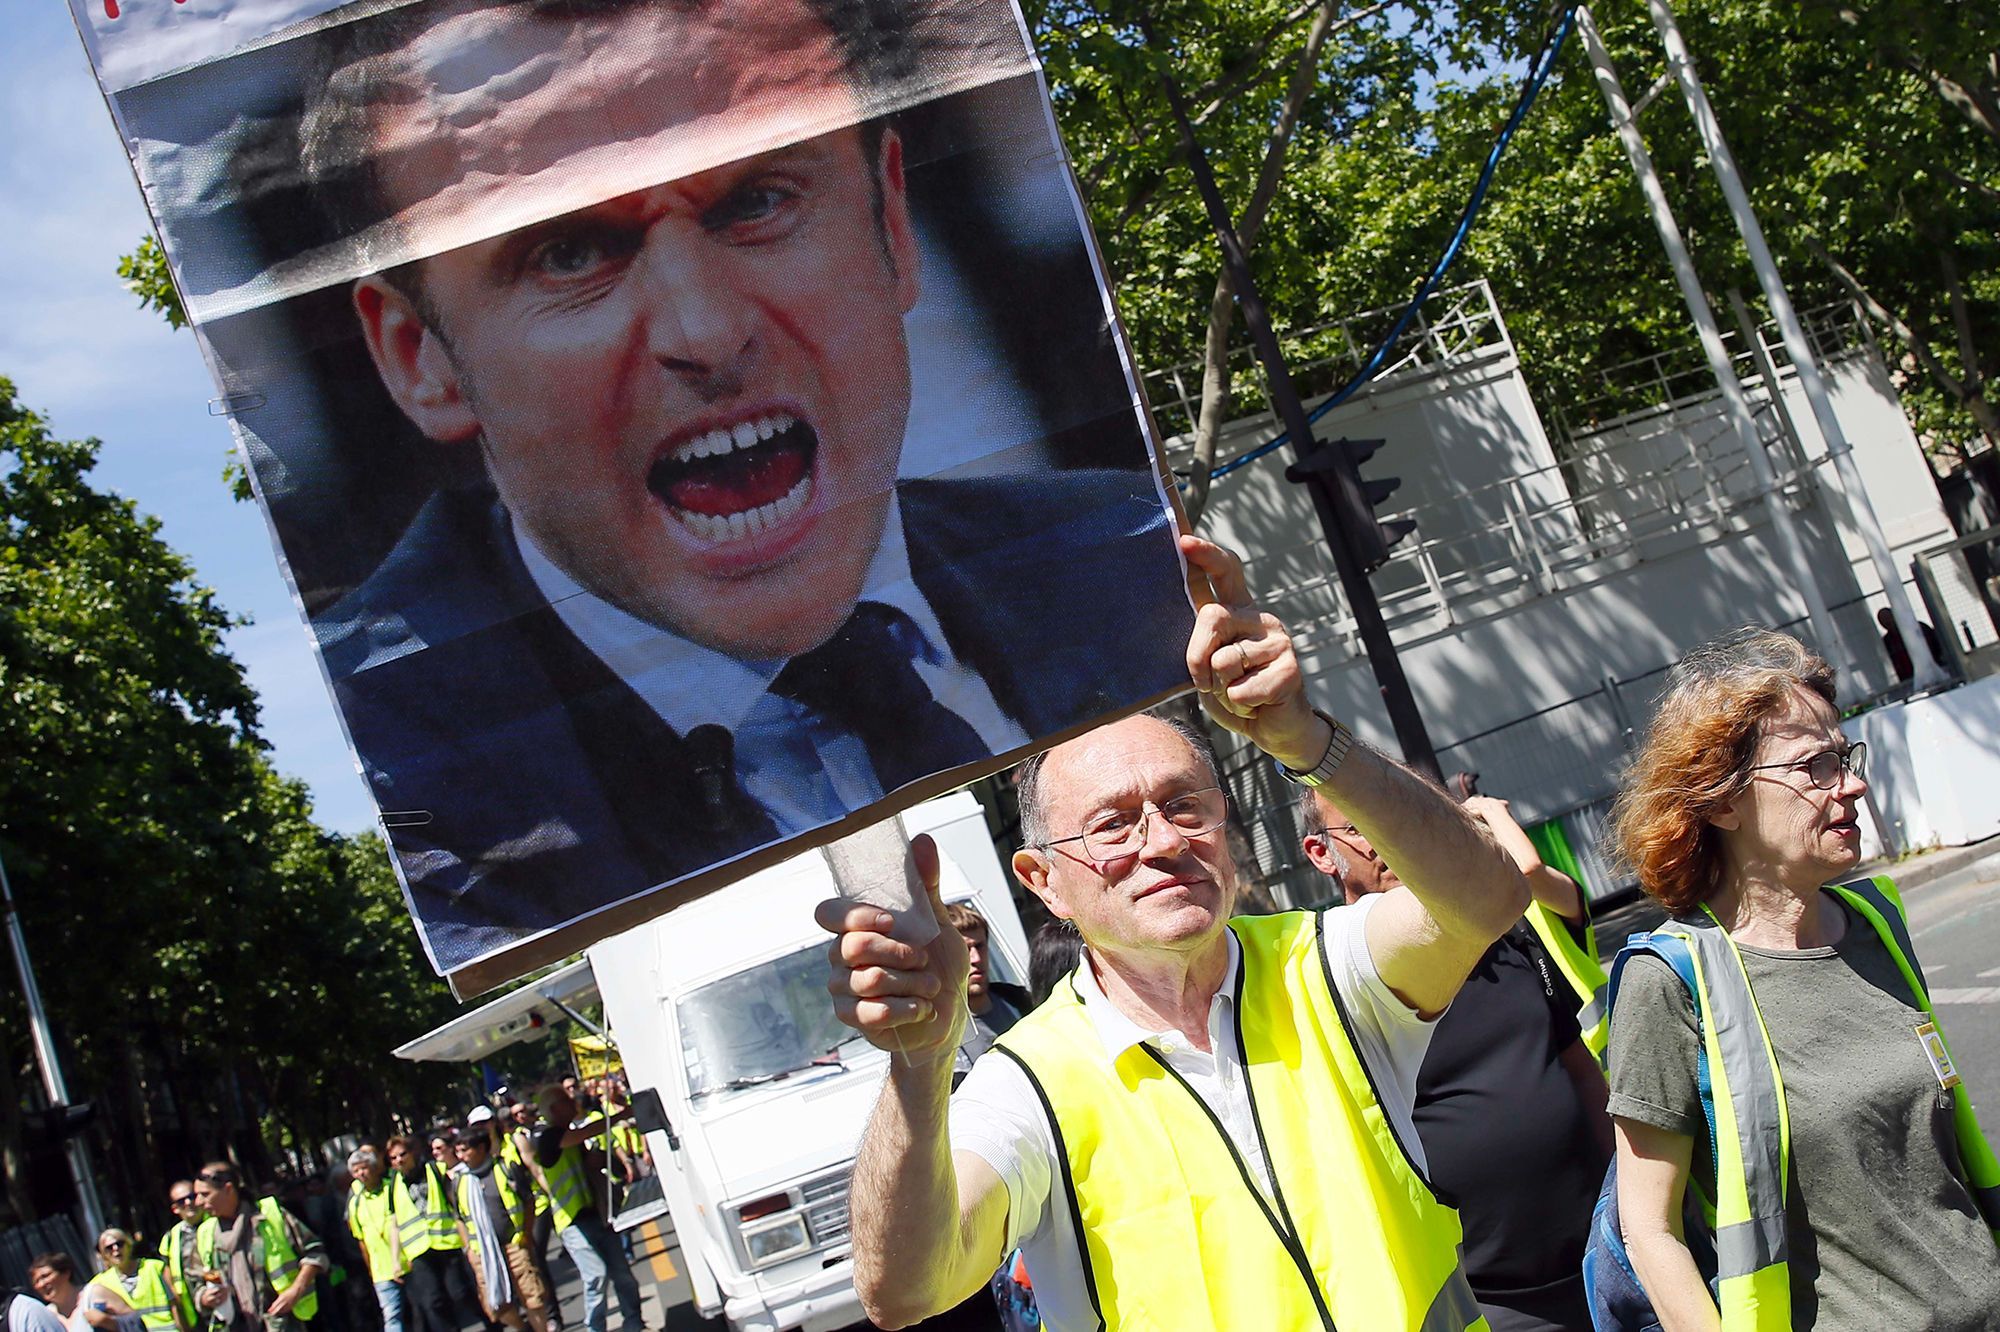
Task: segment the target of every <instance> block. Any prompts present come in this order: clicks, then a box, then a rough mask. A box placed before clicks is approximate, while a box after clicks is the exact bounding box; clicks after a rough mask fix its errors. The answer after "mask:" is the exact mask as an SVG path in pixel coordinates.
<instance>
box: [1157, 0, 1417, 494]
mask: <svg viewBox="0 0 2000 1332" xmlns="http://www.w3.org/2000/svg"><path fill="white" fill-rule="evenodd" d="M1336 7H1337V0H1327V3H1326V4H1324V5H1322V6H1321V7H1320V10H1319V13H1318V14H1317V15H1316V16H1315V17H1314V19H1313V24H1312V28H1311V29H1310V30H1309V31H1308V32H1307V33H1306V40H1305V45H1304V46H1302V47H1300V48H1299V58H1298V62H1297V63H1296V64H1295V65H1294V66H1293V67H1292V77H1291V82H1290V83H1289V85H1287V87H1286V89H1285V104H1284V107H1283V108H1282V109H1281V110H1280V111H1279V113H1278V121H1277V123H1276V124H1275V125H1273V126H1272V127H1271V138H1270V142H1269V145H1268V146H1267V147H1266V148H1265V150H1264V161H1263V164H1262V165H1261V166H1260V167H1259V168H1258V171H1257V184H1256V186H1255V188H1253V189H1252V190H1251V192H1250V202H1249V203H1248V205H1246V206H1245V207H1244V209H1243V216H1242V218H1241V220H1240V221H1238V222H1237V224H1236V239H1237V240H1238V241H1240V242H1241V243H1242V245H1243V253H1244V254H1245V255H1246V256H1247V255H1249V253H1250V251H1251V249H1252V248H1253V247H1254V246H1255V245H1256V244H1257V234H1258V233H1259V232H1260V231H1262V230H1263V228H1264V217H1265V215H1266V214H1267V213H1269V212H1270V209H1271V201H1272V200H1273V199H1275V198H1276V197H1277V194H1278V185H1279V183H1280V182H1281V181H1283V180H1284V177H1285V150H1286V149H1287V148H1289V147H1290V146H1291V143H1292V136H1293V135H1294V134H1295V133H1297V132H1298V128H1299V113H1300V112H1301V111H1302V110H1304V108H1305V104H1306V99H1307V98H1308V97H1310V96H1311V95H1312V91H1313V89H1314V88H1315V87H1317V86H1318V83H1319V55H1320V52H1321V51H1322V50H1324V49H1325V47H1326V42H1327V38H1329V37H1331V36H1332V35H1333V34H1334V33H1335V32H1337V31H1338V30H1339V29H1341V28H1344V27H1347V26H1349V25H1350V24H1354V23H1359V22H1361V20H1362V19H1364V18H1367V17H1368V16H1369V15H1370V14H1374V13H1377V12H1379V11H1380V10H1381V9H1382V6H1380V5H1374V6H1370V7H1369V8H1368V9H1366V10H1363V11H1361V12H1359V13H1356V14H1353V15H1350V16H1349V17H1348V18H1346V19H1345V20H1343V21H1341V22H1338V23H1336V22H1335V21H1334V11H1335V9H1336ZM1235 308H1236V302H1235V292H1234V291H1233V290H1232V289H1231V285H1230V281H1229V271H1228V269H1226V268H1225V269H1224V270H1223V271H1221V272H1220V273H1218V274H1216V278H1215V295H1214V297H1213V298H1212V299H1211V300H1210V301H1209V306H1208V338H1207V341H1206V342H1205V343H1204V345H1203V348H1202V367H1201V413H1200V415H1199V417H1198V418H1197V420H1196V424H1195V432H1194V458H1193V461H1192V463H1191V464H1190V470H1189V475H1188V493H1187V495H1186V496H1185V501H1186V506H1187V515H1188V525H1189V526H1190V527H1199V526H1201V516H1202V511H1203V510H1204V509H1205V508H1207V506H1208V487H1209V482H1210V479H1211V478H1212V477H1213V475H1214V472H1215V450H1216V446H1217V444H1218V443H1220V441H1221V439H1222V428H1223V427H1224V426H1225V425H1227V424H1228V421H1227V420H1226V419H1225V418H1226V417H1227V415H1228V411H1229V379H1230V374H1229V328H1230V324H1231V322H1232V316H1233V315H1234V312H1235Z"/></svg>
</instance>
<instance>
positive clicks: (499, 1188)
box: [454, 1105, 549, 1332]
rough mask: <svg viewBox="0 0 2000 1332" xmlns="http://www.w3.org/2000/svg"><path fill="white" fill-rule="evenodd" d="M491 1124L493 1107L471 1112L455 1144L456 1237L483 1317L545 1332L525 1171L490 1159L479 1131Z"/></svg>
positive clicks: (545, 1299)
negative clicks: (530, 1240)
mask: <svg viewBox="0 0 2000 1332" xmlns="http://www.w3.org/2000/svg"><path fill="white" fill-rule="evenodd" d="M492 1121H493V1111H492V1108H491V1107H489V1106H484V1105H482V1106H478V1107H475V1108H474V1110H473V1111H472V1113H471V1114H470V1115H468V1116H467V1117H466V1121H465V1123H466V1128H467V1130H468V1131H467V1132H466V1133H465V1134H464V1135H463V1136H462V1137H460V1138H459V1140H458V1146H457V1154H458V1164H459V1167H460V1169H459V1172H458V1174H457V1175H456V1176H455V1184H454V1187H455V1189H456V1194H455V1198H454V1202H455V1205H456V1210H457V1212H458V1234H459V1238H460V1240H461V1241H463V1243H464V1245H465V1258H466V1263H467V1265H468V1266H469V1267H470V1268H471V1270H472V1275H473V1279H474V1281H475V1282H476V1283H477V1284H478V1287H479V1302H480V1303H481V1304H482V1305H484V1306H485V1308H486V1312H487V1315H488V1316H489V1317H491V1318H494V1319H496V1320H498V1321H499V1322H501V1323H503V1324H505V1325H506V1326H508V1327H510V1328H516V1329H518V1328H521V1327H523V1326H524V1325H525V1326H526V1327H528V1328H530V1329H532V1330H533V1332H546V1329H547V1327H548V1308H549V1293H548V1288H547V1286H546V1285H544V1284H543V1282H542V1278H541V1273H540V1272H538V1271H537V1270H536V1268H535V1264H534V1261H533V1260H532V1259H531V1258H529V1256H528V1246H527V1243H526V1237H527V1236H529V1235H532V1234H533V1233H534V1228H535V1191H534V1186H533V1183H532V1181H531V1180H530V1178H529V1175H528V1172H527V1170H526V1169H525V1168H523V1167H522V1166H520V1165H511V1164H509V1163H507V1162H505V1161H502V1160H500V1159H499V1158H498V1157H497V1156H495V1155H494V1154H493V1150H492V1140H491V1139H490V1138H489V1137H487V1136H486V1134H485V1133H484V1132H483V1129H484V1127H485V1125H487V1124H489V1123H491V1122H492Z"/></svg>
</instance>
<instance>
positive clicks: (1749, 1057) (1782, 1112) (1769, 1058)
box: [1631, 877, 2000, 1332]
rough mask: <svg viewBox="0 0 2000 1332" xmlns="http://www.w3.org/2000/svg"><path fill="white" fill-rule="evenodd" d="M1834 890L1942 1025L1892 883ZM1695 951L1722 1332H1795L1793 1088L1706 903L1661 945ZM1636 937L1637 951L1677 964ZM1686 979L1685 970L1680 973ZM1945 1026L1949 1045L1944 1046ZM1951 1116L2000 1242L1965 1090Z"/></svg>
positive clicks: (1976, 1194) (1992, 1190)
mask: <svg viewBox="0 0 2000 1332" xmlns="http://www.w3.org/2000/svg"><path fill="white" fill-rule="evenodd" d="M1827 891H1828V892H1830V893H1833V894H1834V895H1835V896H1837V897H1839V898H1840V899H1841V900H1842V901H1843V902H1845V903H1846V904H1847V905H1848V906H1849V907H1850V908H1852V909H1853V911H1854V914H1855V915H1857V916H1859V917H1860V918H1861V919H1862V920H1864V921H1866V922H1867V923H1868V924H1869V925H1870V926H1872V927H1873V928H1874V930H1875V932H1876V933H1877V934H1879V935H1880V936H1881V937H1882V942H1883V944H1884V945H1885V946H1886V947H1887V948H1888V950H1889V956H1890V957H1892V958H1894V959H1895V962H1896V969H1897V970H1898V971H1900V972H1902V973H1903V979H1904V980H1905V981H1907V982H1908V983H1909V986H1910V993H1911V995H1912V996H1913V997H1914V998H1915V999H1916V1001H1917V1006H1918V1007H1919V1008H1921V1009H1923V1010H1924V1011H1925V1012H1926V1013H1928V1014H1929V1015H1930V1019H1931V1022H1932V1023H1933V1024H1936V1023H1937V1010H1936V1009H1934V1008H1932V1007H1931V1001H1930V994H1929V991H1928V989H1927V988H1926V986H1925V984H1924V978H1923V972H1922V970H1921V969H1920V968H1919V966H1918V965H1917V955H1916V952H1915V950H1913V949H1912V948H1911V947H1910V931H1909V921H1908V918H1907V917H1906V915H1905V914H1904V911H1903V900H1902V898H1901V897H1899V896H1898V895H1897V893H1896V885H1895V883H1894V882H1893V881H1892V880H1890V879H1888V878H1884V877H1877V878H1875V879H1872V880H1869V879H1861V880H1857V881H1855V882H1853V883H1850V884H1846V885H1842V886H1833V885H1829V886H1828V888H1827ZM1663 935H1664V936H1666V938H1667V939H1669V940H1679V941H1680V942H1681V943H1682V944H1683V945H1685V949H1686V953H1687V955H1688V956H1689V957H1690V958H1691V961H1692V964H1693V980H1694V984H1693V992H1694V1003H1695V1008H1696V1015H1697V1016H1698V1017H1699V1018H1700V1020H1701V1040H1702V1068H1701V1073H1702V1078H1703V1081H1704V1082H1705V1083H1706V1084H1707V1085H1706V1086H1705V1087H1704V1095H1705V1096H1706V1097H1708V1098H1709V1100H1710V1103H1711V1106H1712V1113H1711V1114H1710V1117H1709V1124H1710V1126H1711V1130H1712V1132H1713V1134H1714V1144H1713V1151H1712V1153H1711V1158H1710V1159H1711V1160H1713V1161H1714V1163H1715V1190H1714V1194H1713V1196H1712V1197H1711V1196H1708V1193H1707V1190H1706V1188H1705V1186H1703V1185H1702V1184H1701V1183H1700V1182H1696V1187H1695V1193H1696V1196H1697V1197H1698V1198H1699V1199H1700V1201H1701V1205H1702V1211H1703V1213H1704V1214H1705V1215H1706V1217H1707V1218H1708V1221H1709V1224H1710V1225H1711V1227H1713V1229H1714V1233H1715V1254H1716V1267H1717V1273H1716V1281H1715V1297H1716V1305H1717V1307H1718V1308H1719V1309H1720V1310H1721V1313H1722V1326H1723V1329H1724V1332H1791V1326H1792V1284H1791V1266H1790V1247H1791V1245H1790V1236H1789V1234H1788V1232H1787V1227H1786V1214H1785V1195H1786V1189H1787V1186H1788V1181H1789V1176H1790V1173H1791V1172H1790V1163H1791V1155H1792V1129H1791V1118H1790V1116H1789V1115H1788V1114H1787V1112H1786V1109H1785V1084H1784V1079H1783V1078H1782V1077H1781V1076H1780V1074H1779V1071H1778V1056H1777V1054H1776V1052H1775V1051H1773V1050H1772V1048H1771V1037H1770V1033H1769V1032H1767V1031H1766V1030H1765V1027H1764V1015H1763V1014H1762V1013H1761V1012H1760V1011H1759V1010H1758V1008H1757V1000H1756V998H1755V996H1753V995H1752V994H1751V992H1750V981H1749V977H1748V975H1747V974H1746V973H1745V972H1744V970H1743V955H1742V954H1741V953H1739V952H1737V950H1736V943H1735V941H1734V940H1732V939H1731V938H1730V937H1729V932H1728V931H1727V930H1725V929H1723V928H1722V924H1721V922H1720V921H1718V920H1717V919H1716V918H1715V913H1714V912H1712V911H1710V910H1709V909H1708V908H1707V907H1706V906H1704V907H1703V908H1702V909H1701V913H1700V914H1699V915H1698V916H1690V917H1688V918H1684V919H1674V920H1669V921H1668V922H1666V924H1664V925H1662V926H1660V928H1659V929H1657V930H1655V931H1653V935H1652V936H1651V937H1653V938H1658V937H1659V936H1663ZM1647 937H1648V936H1638V937H1635V938H1634V939H1633V940H1632V945H1631V947H1632V948H1634V949H1638V950H1641V951H1648V952H1656V953H1659V954H1660V955H1661V956H1662V957H1665V958H1666V959H1667V961H1668V962H1669V964H1670V965H1672V964H1673V963H1674V958H1673V957H1671V956H1669V955H1668V953H1667V951H1666V950H1665V949H1663V948H1661V947H1659V946H1657V945H1649V944H1647V943H1646V942H1645V940H1646V939H1647ZM1675 969H1676V970H1677V971H1679V970H1681V968H1680V967H1679V966H1676V967H1675ZM1942 1030H1943V1029H1942V1026H1941V1025H1940V1026H1939V1039H1940V1040H1942V1039H1943V1034H1942ZM1952 1101H1953V1106H1952V1118H1953V1123H1954V1126H1955V1127H1956V1129H1957V1132H1958V1148H1959V1156H1960V1160H1961V1162H1962V1163H1963V1165H1964V1168H1965V1173H1966V1183H1967V1185H1968V1186H1969V1188H1970V1189H1971V1192H1972V1197H1973V1201H1974V1203H1975V1204H1976V1205H1977V1206H1978V1208H1979V1211H1980V1215H1981V1216H1983V1217H1984V1218H1985V1219H1986V1224H1987V1226H1988V1227H1990V1228H1991V1229H1992V1230H1993V1232H1994V1240H1995V1242H1996V1243H2000V1162H1996V1160H1995V1159H1994V1155H1993V1150H1992V1148H1991V1147H1990V1146H1988V1145H1987V1142H1986V1138H1985V1135H1984V1134H1982V1133H1981V1132H1980V1131H1979V1122H1978V1120H1977V1119H1975V1118H1974V1117H1973V1113H1972V1100H1971V1097H1970V1096H1969V1095H1968V1093H1967V1091H1966V1088H1965V1087H1964V1086H1963V1085H1960V1086H1959V1087H1957V1088H1956V1089H1954V1091H1953V1093H1952Z"/></svg>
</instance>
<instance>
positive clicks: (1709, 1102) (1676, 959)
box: [1604, 931, 1716, 1164]
mask: <svg viewBox="0 0 2000 1332" xmlns="http://www.w3.org/2000/svg"><path fill="white" fill-rule="evenodd" d="M1639 953H1650V954H1652V955H1653V956H1654V957H1657V958H1659V959H1660V960H1661V961H1662V962H1665V963H1666V964H1667V965H1668V966H1670V967H1672V968H1673V969H1674V974H1675V975H1676V976H1679V977H1680V978H1681V984H1682V985H1684V986H1686V987H1687V993H1688V1006H1689V1007H1690V1008H1692V1009H1693V1010H1694V1032H1695V1061H1694V1077H1695V1087H1696V1090H1698V1091H1699V1092H1700V1093H1701V1117H1702V1119H1703V1120H1704V1121H1705V1122H1706V1123H1707V1124H1708V1159H1709V1161H1710V1163H1711V1164H1712V1163H1713V1162H1714V1161H1715V1159H1716V1151H1715V1087H1714V1084H1713V1082H1712V1081H1711V1079H1710V1077H1709V1071H1708V1044H1707V1042H1706V1041H1705V1040H1703V1039H1702V1030H1701V1000H1700V999H1698V998H1697V997H1696V996H1695V979H1694V950H1693V949H1691V948H1689V947H1688V942H1687V940H1685V939H1683V938H1680V937H1679V936H1678V935H1672V934H1661V933H1658V932H1657V931H1656V932H1654V933H1651V934H1635V935H1633V936H1632V937H1631V938H1630V939H1628V940H1626V942H1625V946H1624V947H1623V948H1621V949H1619V950H1618V956H1617V957H1615V958H1613V959H1612V960H1611V992H1610V994H1609V996H1608V1002H1609V1005H1610V1009H1609V1011H1610V1012H1612V1013H1614V1014H1615V1013H1616V1012H1617V1009H1618V985H1619V982H1620V981H1621V980H1623V979H1624V976H1625V964H1626V963H1627V962H1628V961H1630V960H1631V959H1632V957H1634V956H1635V955H1636V954H1639ZM1604 1053H1605V1057H1606V1061H1607V1062H1606V1071H1607V1072H1608V1071H1609V1068H1610V1065H1609V1058H1610V1054H1611V1051H1610V1048H1609V1047H1608V1046H1607V1047H1606V1048H1605V1052H1604Z"/></svg>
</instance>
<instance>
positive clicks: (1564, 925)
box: [1523, 885, 1611, 1061]
mask: <svg viewBox="0 0 2000 1332" xmlns="http://www.w3.org/2000/svg"><path fill="white" fill-rule="evenodd" d="M1582 891H1583V888H1582V886H1581V885H1578V887H1577V892H1579V893H1581V892H1582ZM1523 918H1524V919H1525V920H1526V921H1527V922H1528V924H1529V925H1530V926H1531V927H1533V929H1534V931H1535V936H1536V937H1537V938H1539V939H1540V940H1541V941H1542V947H1543V948H1545V949H1547V950H1548V954H1549V956H1550V957H1551V958H1553V959H1554V960H1555V964H1556V970H1557V971H1560V972H1561V973H1562V975H1563V979H1564V980H1566V981H1568V982H1569V988H1570V989H1572V990H1574V991H1575V992H1576V998H1577V1004H1578V1007H1577V1010H1576V1025H1577V1029H1578V1030H1579V1031H1581V1032H1582V1033H1583V1044H1584V1047H1585V1048H1586V1049H1588V1050H1589V1051H1590V1052H1591V1053H1592V1054H1593V1055H1596V1056H1597V1058H1598V1059H1599V1060H1600V1061H1601V1060H1602V1059H1603V1058H1604V1047H1605V1045H1606V1044H1607V1043H1608V1042H1609V1041H1610V1039H1611V1008H1610V1004H1609V1002H1608V999H1609V996H1610V990H1611V978H1610V977H1609V976H1607V975H1605V973H1604V964H1603V963H1602V962H1600V961H1598V960H1597V929H1596V927H1595V926H1593V925H1592V924H1591V923H1590V914H1589V911H1588V909H1587V908H1586V910H1585V912H1584V919H1583V938H1582V940H1580V941H1579V940H1578V939H1577V937H1576V935H1575V934H1573V933H1571V926H1570V923H1569V922H1568V921H1567V920H1564V919H1563V918H1562V917H1561V916H1559V915H1557V914H1556V913H1555V912H1553V911H1551V910H1549V909H1548V908H1547V907H1545V906H1543V905H1542V904H1541V903H1540V902H1530V903H1528V909H1527V911H1526V912H1525V913H1523Z"/></svg>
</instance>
